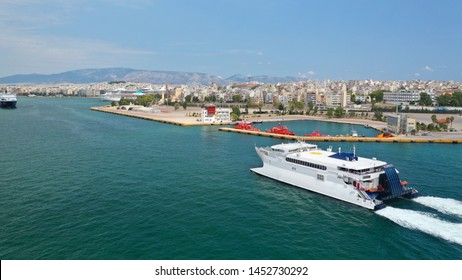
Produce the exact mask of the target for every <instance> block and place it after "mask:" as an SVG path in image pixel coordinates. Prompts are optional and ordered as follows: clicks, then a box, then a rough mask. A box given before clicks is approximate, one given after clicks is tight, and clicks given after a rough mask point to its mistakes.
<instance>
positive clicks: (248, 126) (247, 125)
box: [233, 121, 260, 131]
mask: <svg viewBox="0 0 462 280" xmlns="http://www.w3.org/2000/svg"><path fill="white" fill-rule="evenodd" d="M233 128H234V129H241V130H250V131H260V129H258V128H255V127H253V125H252V123H250V122H246V121H241V122H239V123H237V124H236V125H235V126H234V127H233Z"/></svg>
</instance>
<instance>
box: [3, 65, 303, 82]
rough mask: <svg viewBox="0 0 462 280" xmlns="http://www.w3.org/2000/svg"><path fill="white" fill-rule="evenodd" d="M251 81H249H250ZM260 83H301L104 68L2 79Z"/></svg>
mask: <svg viewBox="0 0 462 280" xmlns="http://www.w3.org/2000/svg"><path fill="white" fill-rule="evenodd" d="M249 78H250V79H249ZM249 80H250V81H258V82H261V83H279V82H281V83H284V82H293V81H299V80H300V79H298V78H295V77H270V76H251V77H248V76H243V75H234V76H232V77H229V78H228V79H223V78H221V77H219V76H215V75H211V74H207V73H196V72H176V71H150V70H136V69H130V68H102V69H82V70H74V71H67V72H63V73H58V74H49V75H45V74H20V75H13V76H8V77H3V78H0V84H59V83H73V84H87V83H99V82H111V81H127V82H142V83H152V84H202V85H210V84H211V83H212V82H214V83H217V84H221V85H223V84H232V83H245V82H248V81H249Z"/></svg>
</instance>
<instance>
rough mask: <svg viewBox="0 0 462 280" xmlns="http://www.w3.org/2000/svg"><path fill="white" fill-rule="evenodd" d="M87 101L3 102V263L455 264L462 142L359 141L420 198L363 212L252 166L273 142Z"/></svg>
mask: <svg viewBox="0 0 462 280" xmlns="http://www.w3.org/2000/svg"><path fill="white" fill-rule="evenodd" d="M94 105H101V103H100V101H99V100H95V99H44V98H20V99H19V100H18V108H17V109H14V110H5V109H2V110H0V139H1V145H0V177H1V178H0V207H1V211H0V224H1V227H0V258H1V259H462V202H461V201H462V183H461V182H462V168H461V160H462V145H443V144H379V143H357V144H356V151H357V153H358V154H359V155H360V156H365V157H373V156H375V157H377V158H378V159H381V160H384V161H387V162H391V163H393V164H394V165H395V166H396V168H397V169H398V170H399V171H400V175H401V179H404V180H407V181H408V182H409V183H410V185H412V186H415V187H416V188H417V189H418V190H419V191H420V192H421V193H422V194H423V197H421V198H419V199H418V200H417V201H409V200H399V201H395V202H393V203H391V204H390V207H387V208H385V209H383V210H380V211H377V212H372V211H369V210H366V209H363V208H360V207H357V206H354V205H350V204H348V203H345V202H341V201H337V200H334V199H332V198H328V197H324V196H321V195H318V194H315V193H311V192H308V191H305V190H301V189H298V188H294V187H291V186H288V185H285V184H282V183H278V182H275V181H273V180H270V179H267V178H264V177H260V176H257V175H255V174H253V173H252V172H250V171H249V169H250V168H252V167H257V166H261V161H260V159H259V158H258V156H257V155H256V153H255V151H254V146H255V145H257V146H262V145H264V146H266V145H272V144H276V143H280V142H281V140H279V139H272V138H264V137H254V136H249V135H241V134H234V133H226V132H220V131H218V127H216V126H215V127H180V126H174V125H168V124H163V123H157V122H151V121H146V120H140V119H134V118H128V117H122V116H117V115H111V114H105V113H101V112H94V111H91V110H89V107H91V106H94ZM286 124H287V125H288V126H289V129H291V130H294V131H295V132H296V133H297V134H305V133H311V132H312V131H313V130H315V129H319V130H320V131H321V133H328V134H331V135H332V134H333V135H336V134H348V133H350V132H351V130H352V129H356V130H357V131H358V133H359V134H365V135H374V134H375V131H373V130H369V129H366V128H363V127H361V126H353V125H340V124H333V123H320V122H311V121H297V122H289V123H286ZM271 125H275V124H261V125H259V126H261V127H262V128H269V127H270V126H271ZM329 145H333V146H334V149H336V148H337V147H339V146H340V147H342V150H343V151H349V150H351V149H352V145H353V144H352V143H330V144H329V143H319V146H320V147H321V148H323V149H324V148H327V146H329Z"/></svg>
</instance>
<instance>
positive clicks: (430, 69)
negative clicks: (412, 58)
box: [423, 66, 433, 72]
mask: <svg viewBox="0 0 462 280" xmlns="http://www.w3.org/2000/svg"><path fill="white" fill-rule="evenodd" d="M423 70H425V71H428V72H431V71H433V68H431V67H430V66H425V67H424V68H423Z"/></svg>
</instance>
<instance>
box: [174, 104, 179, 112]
mask: <svg viewBox="0 0 462 280" xmlns="http://www.w3.org/2000/svg"><path fill="white" fill-rule="evenodd" d="M173 108H175V111H177V110H178V109H180V103H175V105H173Z"/></svg>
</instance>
